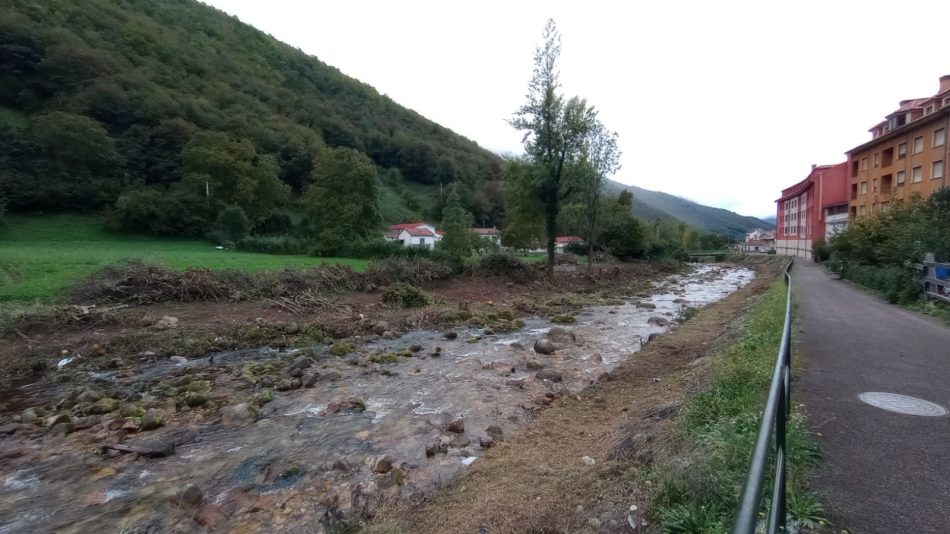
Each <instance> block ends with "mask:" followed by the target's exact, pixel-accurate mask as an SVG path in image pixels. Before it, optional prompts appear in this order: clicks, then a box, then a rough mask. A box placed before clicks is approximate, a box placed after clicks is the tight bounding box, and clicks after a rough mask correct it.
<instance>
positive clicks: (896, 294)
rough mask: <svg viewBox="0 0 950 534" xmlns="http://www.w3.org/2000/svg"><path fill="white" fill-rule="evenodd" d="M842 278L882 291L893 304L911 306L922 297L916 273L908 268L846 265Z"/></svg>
mask: <svg viewBox="0 0 950 534" xmlns="http://www.w3.org/2000/svg"><path fill="white" fill-rule="evenodd" d="M841 276H842V277H844V278H847V279H848V280H851V281H852V282H854V283H856V284H859V285H862V286H864V287H867V288H870V289H874V290H877V291H881V292H882V293H884V296H885V297H886V298H887V300H888V302H890V303H892V304H909V303H911V302H915V301H916V300H917V299H918V298H919V296H920V287H919V286H918V285H917V281H916V279H915V277H914V272H913V270H911V269H908V268H901V267H891V266H876V265H861V264H845V265H844V266H843V267H842V270H841Z"/></svg>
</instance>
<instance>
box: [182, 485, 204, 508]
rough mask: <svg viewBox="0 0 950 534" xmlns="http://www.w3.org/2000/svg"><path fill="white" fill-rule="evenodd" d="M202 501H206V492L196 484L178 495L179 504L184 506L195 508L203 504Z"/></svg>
mask: <svg viewBox="0 0 950 534" xmlns="http://www.w3.org/2000/svg"><path fill="white" fill-rule="evenodd" d="M202 501H204V492H202V491H201V488H199V487H198V486H196V485H194V484H192V485H190V486H188V487H187V488H185V489H184V490H182V491H181V493H179V494H178V502H179V504H182V505H186V506H195V505H198V504H201V502H202Z"/></svg>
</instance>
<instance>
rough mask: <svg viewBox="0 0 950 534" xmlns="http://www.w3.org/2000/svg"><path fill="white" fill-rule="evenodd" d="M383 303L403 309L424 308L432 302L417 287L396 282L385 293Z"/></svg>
mask: <svg viewBox="0 0 950 534" xmlns="http://www.w3.org/2000/svg"><path fill="white" fill-rule="evenodd" d="M383 302H385V303H386V304H393V305H396V306H400V307H403V308H422V307H423V306H428V305H429V304H430V303H431V302H432V301H431V299H430V298H429V297H428V296H427V295H426V294H425V293H423V292H422V290H421V289H419V288H417V287H416V286H413V285H410V284H407V283H405V282H396V283H394V284H392V285H390V286H389V287H387V288H386V290H385V291H383Z"/></svg>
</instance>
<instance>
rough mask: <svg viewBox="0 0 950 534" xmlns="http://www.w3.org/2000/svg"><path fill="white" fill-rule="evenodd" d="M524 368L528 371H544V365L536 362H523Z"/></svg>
mask: <svg viewBox="0 0 950 534" xmlns="http://www.w3.org/2000/svg"><path fill="white" fill-rule="evenodd" d="M524 368H525V369H527V370H529V371H539V370H541V369H544V364H543V363H541V362H539V361H538V360H525V362H524Z"/></svg>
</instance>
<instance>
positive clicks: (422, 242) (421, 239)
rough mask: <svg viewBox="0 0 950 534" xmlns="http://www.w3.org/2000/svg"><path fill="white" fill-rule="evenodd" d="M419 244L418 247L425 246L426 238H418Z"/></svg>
mask: <svg viewBox="0 0 950 534" xmlns="http://www.w3.org/2000/svg"><path fill="white" fill-rule="evenodd" d="M419 244H420V245H425V244H426V238H424V237H420V238H419Z"/></svg>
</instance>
